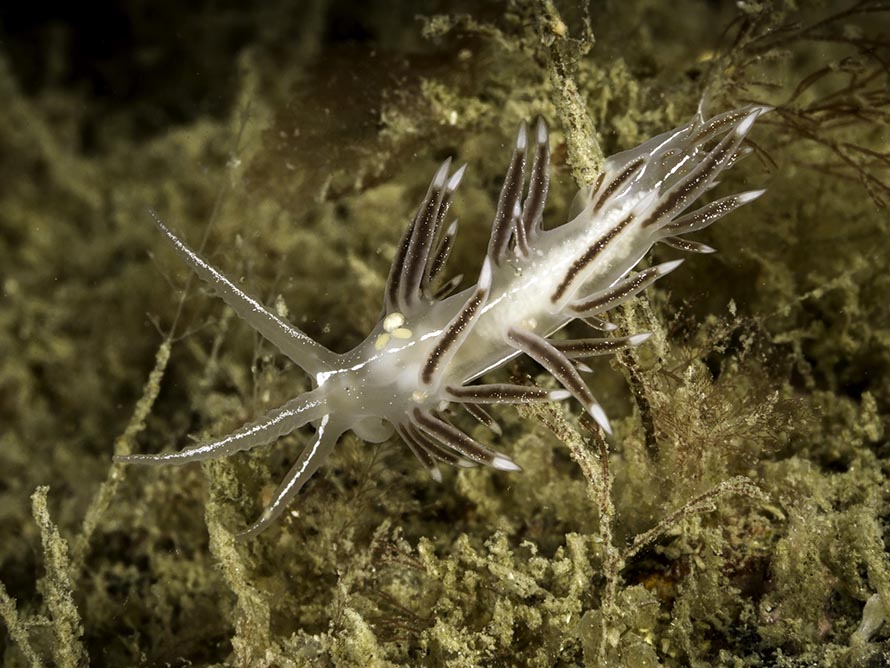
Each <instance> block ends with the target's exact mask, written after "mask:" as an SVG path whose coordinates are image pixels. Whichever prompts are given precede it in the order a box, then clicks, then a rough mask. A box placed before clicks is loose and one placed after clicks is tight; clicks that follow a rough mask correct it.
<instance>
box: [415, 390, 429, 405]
mask: <svg viewBox="0 0 890 668" xmlns="http://www.w3.org/2000/svg"><path fill="white" fill-rule="evenodd" d="M427 396H429V395H428V394H427V393H426V392H424V391H422V390H414V392H412V393H411V400H412V401H413V402H414V403H417V404H422V403H423V402H424V401H426V398H427Z"/></svg>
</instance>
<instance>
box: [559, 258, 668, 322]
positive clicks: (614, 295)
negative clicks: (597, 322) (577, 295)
mask: <svg viewBox="0 0 890 668" xmlns="http://www.w3.org/2000/svg"><path fill="white" fill-rule="evenodd" d="M653 269H654V267H650V268H649V269H644V270H643V271H641V272H640V273H638V274H635V275H634V276H632V277H631V278H629V279H626V280H624V281H622V282H621V283H619V284H618V285H617V286H615V288H613V289H611V290H607V291H606V292H603V293H602V294H600V295H598V296H596V297H592V298H591V299H588V300H586V301H583V302H577V303H575V304H571V305H570V308H571V309H572V310H573V311H575V312H576V313H585V312H587V311H594V310H596V309H598V308H601V307H603V306H605V305H606V304H609V303H611V302H615V301H620V300H622V299H624V298H625V297H628V296H630V295H633V294H635V293H636V292H639V291H641V290H642V289H643V288H642V286H643V284H644V283H646V282H648V281H650V280H651V279H652V277H653V275H654V271H653Z"/></svg>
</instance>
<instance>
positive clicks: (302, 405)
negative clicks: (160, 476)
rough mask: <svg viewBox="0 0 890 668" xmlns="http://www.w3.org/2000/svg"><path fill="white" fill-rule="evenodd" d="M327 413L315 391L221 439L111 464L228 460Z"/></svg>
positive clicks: (319, 393) (122, 457)
mask: <svg viewBox="0 0 890 668" xmlns="http://www.w3.org/2000/svg"><path fill="white" fill-rule="evenodd" d="M326 411H327V406H326V404H325V401H324V393H323V391H322V390H321V389H320V388H317V389H315V390H313V391H311V392H307V393H306V394H302V395H300V396H299V397H297V398H296V399H291V400H290V401H288V402H287V403H285V404H284V405H282V406H279V407H278V408H275V409H273V410H271V411H269V412H268V413H266V415H264V416H263V417H262V418H260V419H259V420H257V421H255V422H251V423H250V424H247V425H244V426H243V427H241V428H240V429H238V430H237V431H234V432H232V433H231V434H228V435H227V436H223V437H222V438H218V439H215V440H213V441H209V442H207V443H202V444H200V445H196V446H194V447H190V448H185V449H184V450H179V451H177V452H168V453H165V454H160V455H116V456H115V457H114V461H116V462H120V463H124V464H143V465H163V464H173V465H180V464H188V463H190V462H200V461H205V460H208V459H219V458H220V457H228V456H229V455H233V454H235V453H236V452H242V451H244V450H252V449H253V448H256V447H259V446H261V445H268V444H269V443H272V442H274V441H276V440H278V439H279V438H281V437H282V436H286V435H287V434H290V433H291V432H293V431H294V430H296V429H299V428H300V427H302V426H304V425H307V424H309V423H310V422H312V421H313V420H317V419H319V418H321V417H322V416H323V415H324V414H325V412H326Z"/></svg>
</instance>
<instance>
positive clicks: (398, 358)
mask: <svg viewBox="0 0 890 668" xmlns="http://www.w3.org/2000/svg"><path fill="white" fill-rule="evenodd" d="M766 111H768V108H767V107H763V106H749V107H746V108H742V109H737V110H733V111H729V112H726V113H722V114H719V115H717V116H714V117H712V118H708V119H706V118H704V117H703V115H702V114H701V113H700V112H699V113H697V114H696V115H695V116H694V117H693V118H692V120H691V121H690V122H688V123H687V124H686V125H683V126H681V127H679V128H676V129H674V130H671V131H669V132H666V133H664V134H661V135H658V136H657V137H655V138H653V139H650V140H649V141H647V142H645V143H644V144H642V145H640V146H638V147H637V148H634V149H631V150H628V151H624V152H622V153H618V154H617V155H614V156H612V157H610V158H608V159H607V160H606V162H605V167H604V170H603V172H602V173H601V174H600V176H599V178H598V180H597V181H596V183H594V184H593V185H590V186H587V187H584V188H582V189H581V190H580V192H579V193H578V194H577V196H576V198H575V203H574V204H573V207H572V210H573V211H574V212H575V213H574V214H573V215H572V216H570V220H569V222H567V223H565V224H563V225H561V226H557V227H555V228H553V229H545V228H544V227H543V224H542V218H543V211H544V202H545V200H546V197H547V192H548V188H549V181H550V174H549V172H550V170H549V161H550V148H549V139H548V131H547V126H546V124H545V123H544V121H543V120H542V119H538V121H537V123H536V124H535V127H534V128H533V130H531V131H530V130H529V128H528V127H527V126H526V125H525V124H524V123H523V124H522V125H521V126H520V128H519V132H518V134H517V137H516V141H515V144H514V147H513V152H512V155H511V156H510V161H509V165H508V167H507V173H506V176H505V178H504V183H503V187H502V189H501V192H500V197H499V199H498V203H497V209H496V212H495V215H494V221H493V223H492V227H491V237H490V239H489V242H488V249H487V251H486V254H485V258H484V260H483V262H482V268H481V270H480V271H479V275H478V277H477V279H476V281H475V284H474V285H472V286H471V287H468V288H466V289H464V290H462V291H459V292H455V290H456V288H457V285H458V283H459V279H457V280H450V281H443V280H441V278H442V271H443V269H444V267H445V264H446V261H447V259H448V255H449V252H450V251H451V248H452V246H453V244H454V240H455V235H456V233H457V221H456V220H454V221H452V222H447V223H446V218H447V213H448V210H449V207H450V205H451V201H452V199H453V197H454V193H455V191H456V190H457V187H458V185H459V184H460V181H461V178H462V177H463V175H464V171H465V169H466V165H463V166H461V167H459V168H457V169H456V170H454V171H452V170H451V160H450V159H449V160H446V161H445V162H444V163H443V164H442V166H441V167H439V169H438V171H437V172H436V174H435V176H433V179H432V183H430V186H429V189H428V190H427V192H426V196H425V197H424V198H423V201H422V202H421V204H420V207H419V208H418V210H417V213H416V214H415V216H414V219H413V220H412V221H411V224H410V225H409V226H408V228H407V229H406V231H405V233H404V236H403V237H402V240H401V243H400V244H399V246H398V248H397V251H396V253H395V258H394V259H393V263H392V267H391V269H390V272H389V278H388V280H387V283H386V290H385V294H384V307H383V313H382V314H381V317H380V320H379V322H378V323H377V325H376V326H375V327H374V329H373V330H372V331H371V333H370V334H369V335H368V337H367V338H366V339H365V340H364V341H363V342H362V343H360V344H359V345H358V346H356V347H355V348H354V349H353V350H350V351H349V352H346V353H342V354H340V353H335V352H332V351H330V350H328V349H327V348H325V347H324V346H322V345H321V344H319V343H318V342H316V341H315V340H313V339H312V338H311V337H309V336H307V335H306V334H305V333H304V332H302V331H301V330H300V329H298V328H297V327H295V326H294V325H293V324H291V323H289V322H287V321H286V320H284V319H283V318H282V317H280V316H278V315H276V313H275V312H274V311H272V310H270V309H269V308H268V307H266V306H265V305H264V304H263V303H261V302H260V301H258V300H257V299H255V298H253V297H251V296H250V295H248V294H247V293H245V292H244V291H242V290H241V289H240V288H239V287H237V286H236V285H235V283H234V282H233V281H232V280H231V279H229V278H227V277H226V276H225V274H223V272H221V271H220V270H219V269H217V268H216V267H214V266H212V265H211V264H209V263H208V262H207V261H206V260H204V259H203V258H202V257H201V256H200V255H198V253H196V252H195V251H193V250H192V249H191V248H189V247H188V246H187V245H186V244H185V243H184V242H183V241H182V240H181V239H179V238H178V237H177V236H176V235H174V234H173V232H171V231H170V230H169V229H168V228H167V227H166V226H165V225H164V224H163V223H162V222H161V220H160V219H159V218H158V216H157V215H156V214H154V212H152V215H153V217H154V219H155V222H156V223H157V226H158V228H159V229H160V230H161V232H162V233H163V234H164V235H165V236H166V237H167V238H168V239H169V241H170V242H171V243H172V244H173V247H174V248H175V250H176V252H177V253H178V254H179V255H180V256H181V257H182V259H183V260H184V261H185V262H186V264H188V265H189V266H190V267H191V269H192V270H193V271H194V272H195V273H196V274H197V275H198V276H199V277H200V278H201V279H203V280H204V281H206V282H207V283H208V284H209V285H210V286H211V287H212V288H213V290H214V291H215V292H216V293H217V294H218V295H219V296H220V297H221V298H222V299H223V300H224V301H225V302H226V304H228V305H229V306H230V307H231V308H232V309H233V310H234V311H235V312H236V313H237V314H238V315H239V316H240V317H241V318H243V319H244V320H245V321H247V323H248V324H249V325H250V326H251V327H252V328H253V329H255V330H256V331H257V332H258V333H259V334H261V335H262V336H263V337H265V338H266V339H267V340H268V341H270V342H271V343H272V344H273V345H274V346H275V347H276V348H277V349H278V350H279V351H281V353H283V354H284V355H286V356H287V357H289V358H290V360H291V361H292V362H293V363H294V364H296V365H297V366H298V367H300V368H301V369H303V370H304V371H305V372H306V373H308V374H309V376H310V377H311V379H312V381H313V389H312V390H310V391H308V392H305V393H302V394H300V395H299V396H297V397H295V398H293V399H291V400H290V401H288V402H286V403H284V404H283V405H281V406H279V407H278V408H275V409H274V410H272V411H271V412H269V413H268V414H266V415H265V416H263V417H262V418H260V419H258V420H257V421H256V422H253V423H251V424H248V425H245V426H244V427H242V428H240V429H238V430H237V431H235V432H233V433H231V434H228V435H227V436H223V437H221V438H218V439H216V440H213V441H210V442H208V443H204V444H201V445H197V446H194V447H190V448H187V449H184V450H181V451H178V452H172V453H169V454H160V455H129V456H124V457H117V458H116V459H117V461H120V462H127V463H132V464H185V463H187V462H195V461H200V460H206V459H213V458H217V457H225V456H228V455H231V454H234V453H236V452H239V451H241V450H248V449H251V448H255V447H257V446H261V445H266V444H268V443H271V442H273V441H275V440H277V439H279V438H280V437H282V436H284V435H286V434H289V433H291V432H293V431H294V430H296V429H299V428H300V427H303V426H305V425H310V424H311V425H312V427H314V430H315V431H314V436H313V438H312V439H311V441H310V442H309V443H308V444H307V445H306V446H305V447H304V448H303V450H302V452H301V453H300V455H299V457H298V458H297V460H296V463H295V464H294V465H293V466H292V467H291V469H290V471H289V472H288V473H287V475H286V476H285V478H284V480H283V482H282V483H281V484H280V485H279V487H278V489H277V490H276V491H275V494H274V496H273V498H272V501H271V502H270V503H269V505H268V506H267V507H266V508H265V510H264V511H263V513H262V515H261V516H260V517H259V519H258V520H257V521H256V522H255V523H254V524H253V525H252V526H250V527H249V528H248V529H247V530H246V531H245V532H244V533H242V534H241V536H242V537H250V536H254V535H256V534H258V533H259V532H260V531H262V530H263V529H265V528H266V527H268V526H269V525H270V523H272V522H273V520H275V518H277V517H278V516H279V515H280V514H281V513H282V512H283V511H284V510H285V508H286V507H287V506H288V504H289V503H290V502H291V501H292V499H293V498H294V496H295V495H296V494H298V493H299V491H300V489H301V488H302V487H303V485H304V484H305V483H306V481H307V480H308V479H309V477H310V476H312V474H313V473H315V471H317V470H318V468H319V467H320V466H321V465H322V464H323V463H324V462H325V460H326V459H327V458H328V456H329V455H330V453H331V451H332V450H333V448H334V446H335V445H336V443H337V441H338V439H339V438H340V436H341V435H342V434H343V433H344V432H346V431H347V430H352V431H353V432H354V433H355V434H356V435H357V436H358V437H359V438H361V439H364V440H366V441H370V442H380V441H383V440H385V439H387V438H389V437H390V436H391V435H392V433H393V432H394V431H395V432H396V433H398V435H399V436H400V437H401V439H402V440H403V441H404V442H405V445H407V446H408V448H409V449H410V450H411V451H412V452H413V453H414V455H415V456H416V457H417V459H418V460H419V461H420V463H421V465H422V466H423V467H425V468H426V470H427V471H428V472H429V474H430V476H431V477H432V478H434V479H435V480H440V479H441V473H440V471H439V468H438V466H439V463H444V464H451V465H456V466H476V465H480V464H481V465H485V466H491V467H494V468H496V469H500V470H502V471H516V470H519V466H517V465H516V464H515V463H514V462H513V460H512V459H511V458H510V457H509V456H508V455H506V454H504V453H501V452H497V451H495V450H492V449H491V448H489V447H488V446H487V445H483V444H482V443H480V442H479V441H478V440H476V439H474V438H473V437H471V436H470V435H469V434H467V433H466V432H465V431H463V430H462V429H460V428H459V427H458V426H456V425H455V424H453V422H452V421H451V420H450V419H449V417H448V415H446V410H447V409H449V407H454V408H462V409H464V410H465V411H466V412H467V413H469V414H470V415H471V416H473V417H474V418H476V419H478V420H479V421H480V422H482V423H484V424H485V425H487V426H488V427H490V428H491V429H492V430H493V431H494V432H495V433H497V434H500V428H499V427H498V424H497V422H495V420H494V418H493V417H492V416H491V415H490V414H489V412H488V411H487V410H486V407H487V406H490V405H493V404H522V403H528V402H537V401H551V400H558V399H564V398H567V397H569V396H571V397H574V398H575V399H576V400H577V401H578V402H579V403H580V404H581V406H582V407H583V408H584V409H585V410H586V411H587V412H589V413H590V415H591V416H592V417H593V419H594V420H595V421H596V422H597V423H598V424H599V426H600V427H601V428H602V429H603V430H604V431H606V432H607V433H611V429H610V426H609V421H608V419H607V417H606V414H605V412H604V411H603V409H602V408H601V407H600V404H599V403H598V402H597V400H596V398H595V397H594V395H593V393H592V392H591V390H590V388H588V386H587V384H586V383H585V381H584V380H583V379H582V377H581V374H580V373H579V367H580V368H581V369H583V368H584V364H583V362H581V361H580V360H583V359H585V358H589V357H591V356H595V355H604V354H608V353H613V352H615V351H618V350H621V349H625V348H628V347H632V346H637V345H639V344H640V343H642V342H643V341H644V340H645V339H646V338H647V336H648V335H647V334H631V335H628V336H614V335H609V336H604V337H603V336H600V337H595V338H581V339H564V338H554V337H553V334H554V333H556V332H558V331H559V330H561V329H562V328H563V327H565V326H566V325H567V324H568V323H570V322H572V321H573V320H576V319H581V320H583V321H585V322H586V323H588V324H589V325H590V326H592V327H593V328H595V329H598V330H600V331H611V330H614V329H615V326H614V325H612V324H611V323H609V322H608V321H607V320H604V319H602V315H603V314H604V313H605V312H607V311H608V310H609V309H611V308H613V307H614V306H616V305H618V304H620V303H622V302H624V301H625V300H628V299H630V298H632V297H633V296H635V295H637V294H638V293H639V292H641V291H642V290H644V289H645V288H646V287H648V286H649V285H651V284H652V283H653V282H654V281H656V280H657V279H659V278H661V277H662V276H664V275H665V274H667V273H669V272H671V271H673V270H674V269H675V268H676V267H677V266H678V265H679V264H680V262H682V260H673V261H671V262H665V263H662V264H658V265H655V266H651V267H647V268H644V269H641V270H639V271H634V267H636V265H637V263H638V262H639V261H640V259H641V258H643V256H644V255H646V253H647V252H648V251H649V249H650V248H651V247H652V246H653V245H654V244H656V243H662V244H666V245H668V246H671V247H673V248H676V249H679V250H683V251H693V252H703V253H707V252H712V251H713V249H712V248H710V247H708V246H705V245H704V244H701V243H698V242H695V241H690V240H687V239H685V238H684V236H685V235H686V234H689V233H691V232H696V231H699V230H701V229H703V228H705V227H707V226H708V225H710V224H711V223H713V222H714V221H716V220H718V219H719V218H721V217H723V216H725V215H726V214H728V213H729V212H731V211H733V210H734V209H736V208H738V207H739V206H741V205H743V204H746V203H748V202H751V201H752V200H754V199H756V198H757V197H759V196H760V195H761V194H762V193H763V190H751V191H748V192H743V193H740V194H736V195H730V196H728V197H723V198H721V199H716V200H714V201H712V202H710V203H708V204H706V205H704V206H701V207H700V208H698V209H696V210H694V211H691V212H689V213H684V211H686V210H687V209H688V208H689V207H690V205H691V204H692V203H693V202H695V201H696V200H697V199H698V198H699V197H700V196H701V195H702V194H703V193H704V192H706V191H707V190H709V189H710V188H712V187H713V186H714V185H715V183H716V181H715V179H716V178H717V176H718V175H719V174H720V173H721V172H722V171H723V170H725V169H727V168H729V167H731V166H732V165H733V164H734V163H735V162H736V161H737V160H738V159H739V158H740V157H743V156H744V155H746V154H747V153H749V152H750V151H751V148H750V147H749V146H747V145H745V144H744V140H745V137H746V135H747V134H748V132H749V131H750V129H751V127H752V125H753V124H754V121H755V120H756V119H757V118H758V116H760V115H761V114H763V113H765V112H766ZM529 155H530V158H531V160H530V163H531V164H530V166H527V159H528V158H529ZM519 355H526V356H528V357H530V358H531V359H532V360H534V361H535V362H537V363H538V364H539V365H540V366H542V367H543V368H544V369H546V370H547V371H548V372H549V373H550V374H551V375H552V376H553V378H554V379H555V380H556V381H557V383H558V384H559V385H560V386H561V387H562V388H563V389H556V390H554V389H546V388H543V387H536V386H526V385H514V384H508V383H500V382H497V383H486V382H485V381H484V380H483V381H481V382H475V381H477V379H479V378H480V377H483V376H485V375H486V374H487V373H488V372H490V371H492V370H494V369H496V368H498V367H500V366H502V365H503V364H505V363H506V362H507V361H509V360H511V359H513V358H515V357H517V356H519ZM448 414H451V411H448Z"/></svg>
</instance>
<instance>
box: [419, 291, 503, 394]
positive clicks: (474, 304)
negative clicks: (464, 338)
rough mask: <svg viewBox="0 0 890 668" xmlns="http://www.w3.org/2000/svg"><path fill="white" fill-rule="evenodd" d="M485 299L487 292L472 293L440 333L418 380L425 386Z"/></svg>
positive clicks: (430, 380)
mask: <svg viewBox="0 0 890 668" xmlns="http://www.w3.org/2000/svg"><path fill="white" fill-rule="evenodd" d="M487 298H488V290H476V292H475V293H473V296H472V297H470V299H468V300H467V303H466V304H464V307H463V309H461V312H460V313H459V314H458V315H457V317H456V318H455V319H454V320H452V321H451V323H450V324H449V325H448V327H447V328H446V329H445V331H444V332H442V335H441V336H440V337H439V340H438V341H437V342H436V346H435V348H433V350H432V352H431V353H430V356H429V357H428V358H427V360H426V364H424V365H423V371H422V372H421V374H420V378H421V380H423V382H424V383H425V384H427V385H429V384H430V382H432V380H433V376H434V375H435V373H436V370H437V369H438V368H439V363H440V362H441V360H442V356H443V355H445V354H446V353H447V352H448V351H449V350H450V349H451V347H452V346H453V345H454V344H455V343H457V342H458V341H459V340H460V336H461V334H462V333H463V331H464V330H465V329H466V328H467V326H469V325H470V323H472V322H473V318H474V317H475V316H476V313H477V312H478V311H479V309H480V308H481V307H482V305H483V304H484V303H485V300H486V299H487Z"/></svg>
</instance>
